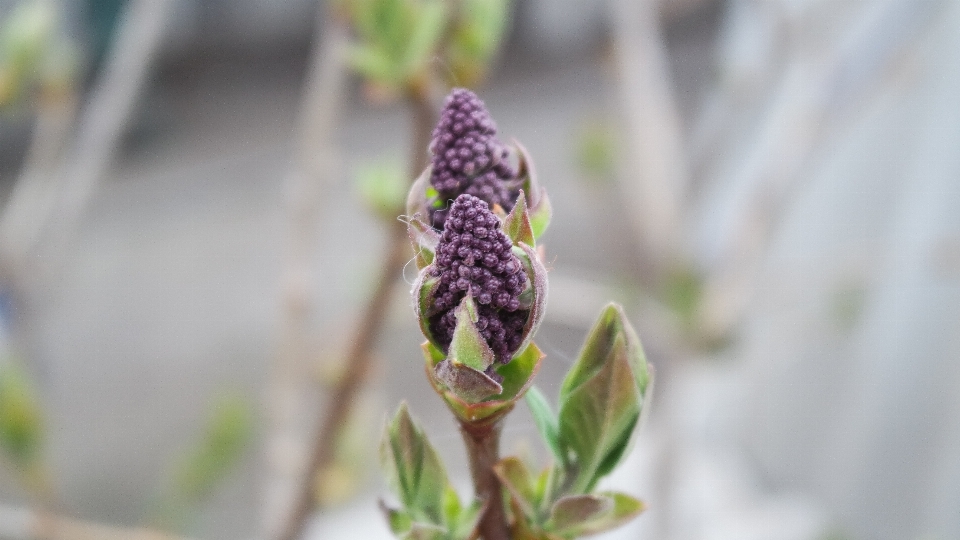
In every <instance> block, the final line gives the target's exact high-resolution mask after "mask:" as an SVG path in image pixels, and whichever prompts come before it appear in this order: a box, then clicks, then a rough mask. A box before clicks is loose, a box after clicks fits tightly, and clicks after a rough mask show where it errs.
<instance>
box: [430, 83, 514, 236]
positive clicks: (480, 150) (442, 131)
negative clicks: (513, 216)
mask: <svg viewBox="0 0 960 540" xmlns="http://www.w3.org/2000/svg"><path fill="white" fill-rule="evenodd" d="M430 151H431V153H432V154H433V159H432V162H431V165H432V170H431V175H430V184H431V185H432V186H433V187H434V189H436V190H437V193H438V195H439V200H440V201H441V202H443V203H448V202H450V201H453V200H454V199H456V198H457V197H458V196H459V195H461V194H464V193H466V194H468V195H473V196H475V197H477V198H479V199H480V200H483V201H485V202H486V203H487V204H489V205H490V206H491V207H493V206H494V205H499V206H500V207H501V208H503V209H504V210H505V211H509V210H510V209H512V208H513V204H514V202H515V201H516V198H517V193H518V189H519V187H518V185H517V181H516V180H517V170H516V169H515V168H514V167H513V166H512V165H510V163H509V161H508V159H507V158H508V155H509V151H508V150H507V147H506V146H505V145H504V144H503V143H501V142H500V140H499V139H498V138H497V126H496V124H495V123H494V121H493V119H492V118H491V117H490V113H489V112H488V111H487V108H486V107H485V106H484V104H483V101H481V100H480V98H478V97H477V95H476V94H474V93H473V92H471V91H469V90H467V89H465V88H456V89H454V90H453V91H452V92H450V95H448V96H447V100H446V103H445V104H444V107H443V110H442V111H441V112H440V121H439V123H437V126H436V128H434V130H433V139H432V140H431V142H430ZM449 211H450V209H449V206H448V204H441V205H440V206H439V207H437V208H431V215H430V218H431V224H432V225H433V226H434V227H436V228H437V229H442V228H443V225H444V222H445V221H446V219H447V216H448V213H449Z"/></svg>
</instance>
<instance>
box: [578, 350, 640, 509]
mask: <svg viewBox="0 0 960 540" xmlns="http://www.w3.org/2000/svg"><path fill="white" fill-rule="evenodd" d="M626 351H627V347H626V344H625V340H624V337H623V335H622V334H617V335H615V336H613V344H612V345H611V346H610V347H609V349H608V350H607V354H606V355H605V357H604V358H602V359H600V361H599V362H596V363H598V364H599V365H597V366H596V367H597V369H596V370H595V371H593V372H592V373H591V374H590V376H589V377H586V378H585V379H584V380H583V382H582V383H581V384H579V385H577V386H575V387H574V388H573V389H572V390H570V391H569V392H567V393H565V394H562V395H561V402H560V414H559V428H560V429H559V434H560V439H559V440H560V444H561V446H562V447H563V448H564V452H565V453H572V455H573V461H572V463H571V466H572V467H573V470H574V471H575V473H576V480H575V481H574V483H573V484H572V486H571V492H572V493H586V492H588V491H590V489H592V487H593V486H594V485H596V482H597V481H598V480H599V479H600V478H601V477H602V476H604V475H605V474H607V473H609V472H610V470H612V469H613V467H615V466H616V464H617V463H618V462H619V460H620V459H621V457H622V456H623V454H624V452H625V451H626V448H627V446H628V445H629V443H630V441H631V439H632V434H633V429H634V427H635V426H636V424H637V420H638V419H639V417H640V407H641V403H642V396H641V395H640V391H639V389H638V388H637V385H636V382H635V379H634V374H633V370H632V369H631V366H630V362H629V360H628V357H627V353H626ZM595 360H597V359H592V358H584V357H581V358H580V359H578V362H577V364H575V365H574V369H572V370H571V374H573V375H577V374H578V373H579V372H578V370H577V368H578V367H580V366H581V365H582V364H584V363H589V362H594V361H595ZM569 376H570V375H568V377H569ZM564 387H565V388H566V387H567V381H566V380H565V381H564Z"/></svg>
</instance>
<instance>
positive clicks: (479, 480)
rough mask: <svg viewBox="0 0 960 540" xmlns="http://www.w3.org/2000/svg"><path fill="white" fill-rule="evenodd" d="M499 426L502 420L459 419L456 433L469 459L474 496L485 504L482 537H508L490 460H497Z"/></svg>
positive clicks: (486, 539)
mask: <svg viewBox="0 0 960 540" xmlns="http://www.w3.org/2000/svg"><path fill="white" fill-rule="evenodd" d="M502 427H503V420H497V421H495V422H494V423H492V424H482V425H475V424H469V423H466V422H461V423H460V434H461V435H463V443H464V445H466V447H467V457H468V458H469V460H470V475H471V476H473V487H474V490H475V491H476V493H477V498H479V499H480V500H481V501H483V502H484V503H485V504H486V509H485V510H484V512H483V517H482V518H480V527H479V529H480V536H481V537H482V538H483V540H510V526H509V525H508V524H507V514H506V512H505V511H504V509H503V490H502V488H501V487H500V481H499V480H498V479H497V476H496V475H495V474H494V473H493V466H494V464H496V463H497V462H498V461H500V431H501V430H502Z"/></svg>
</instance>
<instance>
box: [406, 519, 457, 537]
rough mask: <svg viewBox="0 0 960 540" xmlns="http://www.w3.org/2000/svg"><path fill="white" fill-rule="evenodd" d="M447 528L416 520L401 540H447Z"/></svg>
mask: <svg viewBox="0 0 960 540" xmlns="http://www.w3.org/2000/svg"><path fill="white" fill-rule="evenodd" d="M446 537H447V529H446V528H445V527H442V526H440V525H435V524H433V523H420V522H414V523H413V524H412V525H411V526H410V530H409V531H407V533H406V534H404V535H403V536H401V537H400V540H446Z"/></svg>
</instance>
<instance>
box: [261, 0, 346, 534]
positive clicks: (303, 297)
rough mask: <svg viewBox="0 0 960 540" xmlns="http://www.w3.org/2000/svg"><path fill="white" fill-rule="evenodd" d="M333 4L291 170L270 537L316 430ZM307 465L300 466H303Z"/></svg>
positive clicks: (321, 18)
mask: <svg viewBox="0 0 960 540" xmlns="http://www.w3.org/2000/svg"><path fill="white" fill-rule="evenodd" d="M332 6H333V3H331V2H328V3H326V5H321V6H320V7H319V8H318V11H317V22H316V31H315V34H316V36H317V37H316V38H315V41H314V44H313V48H312V50H311V53H310V64H309V67H308V72H307V77H306V81H305V83H304V89H303V96H302V98H301V103H300V116H299V118H300V125H299V126H298V137H297V140H296V147H295V153H294V156H293V162H292V164H291V169H290V171H289V173H288V174H287V179H286V187H287V210H288V215H289V219H290V222H289V236H288V241H289V245H288V248H287V261H286V265H285V268H284V271H283V275H282V277H281V283H282V291H283V292H282V294H283V300H282V308H281V312H282V317H283V319H282V322H281V325H280V329H281V330H280V332H281V333H280V337H279V339H280V343H279V350H278V351H277V354H276V357H275V361H274V363H273V365H272V372H271V377H270V385H269V388H268V406H269V409H270V413H269V414H270V433H269V435H268V437H267V448H266V454H267V468H268V471H267V480H266V486H265V498H264V516H263V520H264V533H265V537H267V538H273V537H276V536H277V535H278V534H279V533H280V531H281V530H282V527H284V526H285V524H284V520H285V519H286V517H287V514H288V513H289V512H290V508H291V506H292V504H293V503H294V499H293V498H294V497H295V493H296V491H297V489H298V486H299V483H300V481H301V480H300V479H301V478H302V477H303V475H304V474H305V473H304V470H303V469H302V467H303V466H304V465H305V464H304V463H303V461H304V460H305V455H306V453H307V448H308V445H309V442H308V441H309V440H310V439H309V437H310V435H311V434H310V433H309V432H306V429H305V427H306V426H304V425H303V424H304V420H303V418H302V417H303V411H305V410H311V409H312V407H308V406H307V403H306V401H307V400H306V397H307V396H306V394H307V386H308V385H307V384H306V383H305V382H304V381H305V380H307V379H308V377H305V376H304V371H305V370H306V369H307V367H308V366H309V365H310V362H311V361H312V360H313V352H314V351H313V349H312V347H311V338H310V335H311V328H310V324H309V321H310V318H311V314H312V312H313V309H314V302H315V297H316V293H315V291H313V290H312V289H311V286H310V279H311V278H310V276H312V275H313V268H312V265H313V260H314V258H313V251H314V249H315V246H316V239H317V224H318V222H319V217H320V210H321V203H322V201H323V199H324V194H325V191H326V190H325V186H326V185H327V184H329V183H330V179H331V178H334V177H335V176H336V168H337V151H336V141H335V140H334V133H335V129H336V125H337V122H338V116H339V111H340V110H341V108H342V104H343V100H344V94H345V87H346V80H347V70H346V66H345V63H344V56H345V50H346V46H347V43H348V39H349V36H348V32H347V28H346V25H345V24H344V22H343V21H342V20H341V19H340V17H338V16H337V14H336V13H334V12H333V11H334V10H333V8H332ZM297 465H300V466H297Z"/></svg>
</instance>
